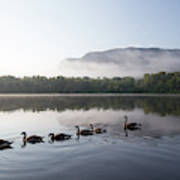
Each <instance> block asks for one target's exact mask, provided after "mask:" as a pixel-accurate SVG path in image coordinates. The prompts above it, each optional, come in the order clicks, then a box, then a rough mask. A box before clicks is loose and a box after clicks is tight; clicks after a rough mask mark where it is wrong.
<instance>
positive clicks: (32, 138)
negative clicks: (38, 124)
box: [21, 132, 44, 144]
mask: <svg viewBox="0 0 180 180" xmlns="http://www.w3.org/2000/svg"><path fill="white" fill-rule="evenodd" d="M21 134H22V135H23V136H24V137H23V141H25V142H29V143H32V144H34V143H40V142H44V141H43V137H42V136H37V135H32V136H29V137H27V134H26V132H22V133H21Z"/></svg>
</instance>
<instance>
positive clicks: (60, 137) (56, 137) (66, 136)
mask: <svg viewBox="0 0 180 180" xmlns="http://www.w3.org/2000/svg"><path fill="white" fill-rule="evenodd" d="M48 136H49V137H50V138H51V140H52V141H54V140H56V141H63V140H68V139H70V138H71V135H69V134H64V133H60V134H54V133H49V135H48Z"/></svg>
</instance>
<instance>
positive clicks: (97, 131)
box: [89, 124, 106, 134]
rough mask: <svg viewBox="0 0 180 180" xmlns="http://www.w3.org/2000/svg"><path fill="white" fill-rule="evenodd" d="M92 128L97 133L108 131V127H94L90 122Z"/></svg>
mask: <svg viewBox="0 0 180 180" xmlns="http://www.w3.org/2000/svg"><path fill="white" fill-rule="evenodd" d="M89 126H90V128H91V130H92V131H93V132H95V133H96V134H102V133H105V132H106V129H102V128H94V126H93V124H90V125H89Z"/></svg>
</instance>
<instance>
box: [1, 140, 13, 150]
mask: <svg viewBox="0 0 180 180" xmlns="http://www.w3.org/2000/svg"><path fill="white" fill-rule="evenodd" d="M12 143H13V142H10V141H6V140H3V139H0V149H1V150H2V149H7V148H12V147H11V144H12Z"/></svg>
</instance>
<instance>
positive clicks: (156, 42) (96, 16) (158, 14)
mask: <svg viewBox="0 0 180 180" xmlns="http://www.w3.org/2000/svg"><path fill="white" fill-rule="evenodd" d="M178 17H180V2H179V1H178V0H172V1H164V0H151V1H144V0H133V1H132V0H111V1H109V0H91V1H89V0H76V1H73V0H72V1H67V0H53V1H50V0H5V1H4V0H0V19H1V21H0V24H1V26H0V62H1V64H0V75H8V74H10V75H15V76H21V77H22V76H25V75H28V76H32V75H46V76H56V75H75V76H78V72H75V71H74V70H72V67H71V70H72V71H71V70H70V69H69V68H67V70H66V69H63V68H64V67H63V66H62V67H61V62H62V61H63V60H64V59H66V58H80V57H82V56H84V55H85V54H86V53H88V52H91V51H104V50H107V49H113V48H125V47H129V46H135V47H146V48H147V47H159V48H168V49H169V48H170V49H173V48H176V49H178V48H180V36H179V27H180V22H179V21H178ZM74 68H75V67H74ZM105 70H107V71H108V69H107V67H105ZM98 71H100V69H98ZM110 71H113V69H112V68H111V69H110ZM115 71H119V70H117V69H116V70H115ZM73 73H74V74H73ZM101 74H102V75H104V74H103V73H100V75H101ZM83 75H84V74H83ZM87 75H89V74H88V73H87ZM90 75H91V74H90ZM107 75H109V74H107ZM113 75H116V74H113ZM92 76H93V74H92ZM95 76H98V74H97V73H96V74H95ZM110 76H111V73H110Z"/></svg>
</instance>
